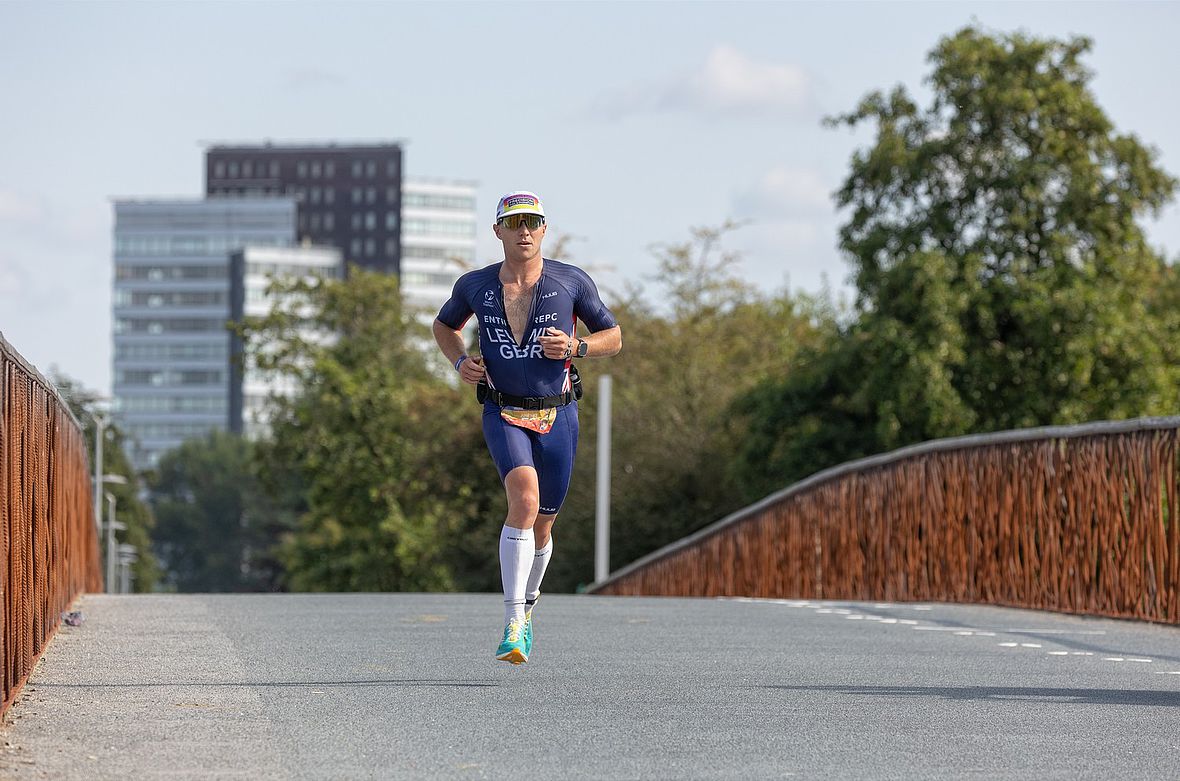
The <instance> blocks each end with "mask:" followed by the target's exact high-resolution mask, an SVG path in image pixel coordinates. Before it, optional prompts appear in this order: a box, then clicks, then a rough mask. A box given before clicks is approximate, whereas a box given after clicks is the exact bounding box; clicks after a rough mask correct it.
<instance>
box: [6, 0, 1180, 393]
mask: <svg viewBox="0 0 1180 781" xmlns="http://www.w3.org/2000/svg"><path fill="white" fill-rule="evenodd" d="M972 22H975V23H978V24H981V25H983V26H984V27H985V28H988V29H991V30H994V31H1005V32H1007V31H1012V30H1016V29H1023V30H1025V31H1027V32H1030V33H1034V34H1037V35H1048V36H1054V37H1065V36H1068V35H1071V34H1081V35H1087V36H1089V37H1091V38H1093V39H1094V42H1095V48H1094V51H1093V53H1092V55H1091V57H1090V59H1089V61H1088V64H1089V65H1090V67H1091V68H1092V69H1093V70H1094V71H1095V73H1096V77H1095V80H1094V82H1093V88H1094V90H1095V92H1096V94H1097V96H1098V99H1099V102H1100V104H1101V105H1102V106H1103V107H1104V109H1105V110H1106V111H1107V113H1108V115H1109V116H1110V117H1111V118H1112V120H1113V121H1114V123H1115V125H1116V127H1117V128H1118V129H1119V131H1121V132H1132V133H1135V134H1137V135H1138V136H1139V137H1140V139H1141V140H1143V141H1145V142H1147V143H1149V144H1150V145H1152V146H1154V147H1155V148H1156V149H1157V150H1158V151H1159V153H1160V162H1161V163H1162V164H1163V166H1164V167H1165V168H1166V169H1167V170H1169V171H1171V172H1172V173H1173V174H1180V134H1178V133H1177V127H1180V94H1178V93H1180V88H1177V86H1176V83H1177V82H1176V74H1178V73H1180V47H1178V46H1176V44H1175V31H1176V30H1177V29H1180V4H1177V3H1164V2H1157V3H1128V2H1122V3H1100V2H1086V3H1074V2H1055V3H1027V2H1021V3H1016V2H1011V3H973V2H962V3H951V2H946V3H917V2H910V3H888V2H880V3H852V2H839V3H836V2H832V3H741V2H727V3H711V2H709V3H707V2H697V3H673V2H659V3H637V2H632V3H605V2H600V3H547V4H541V3H503V2H501V3H491V2H488V3H474V4H468V3H445V2H435V3H394V2H385V3H332V4H328V3H278V2H275V3H241V2H201V3H197V2H183V3H181V2H177V3H167V2H156V3H146V2H133V3H101V2H88V3H80V2H78V3H53V2H36V3H21V2H0V100H3V112H2V116H3V121H0V141H2V143H0V331H3V333H4V335H5V337H6V338H7V339H8V340H9V341H10V342H12V343H13V344H14V345H15V346H16V347H17V349H18V350H20V351H21V352H22V353H23V354H24V355H25V356H26V357H27V358H28V359H29V360H30V361H32V362H33V363H34V364H36V365H37V366H38V367H40V368H41V369H42V370H48V369H49V368H50V367H51V366H53V365H56V366H57V367H58V368H59V369H60V370H61V371H63V372H65V373H66V374H68V375H70V376H72V377H75V378H77V379H80V380H81V381H82V382H83V383H84V384H86V385H87V386H88V387H91V388H94V389H97V390H99V391H101V392H103V393H106V392H109V388H110V352H111V336H110V333H111V318H110V289H111V276H112V269H111V253H110V234H111V221H112V219H111V204H110V199H111V198H112V197H127V196H137V197H167V196H197V195H199V194H200V193H201V191H202V188H203V181H202V170H203V169H202V161H203V146H202V145H203V143H205V142H210V141H242V142H258V141H262V140H265V139H271V140H274V141H277V142H282V141H313V142H315V141H330V140H337V141H348V140H358V141H374V140H387V139H399V140H402V141H404V142H405V144H406V158H405V168H406V172H407V174H408V175H410V176H434V177H444V178H457V179H467V180H474V181H476V182H478V183H479V207H480V209H481V211H482V212H483V216H486V217H487V220H486V222H487V225H488V227H487V228H486V230H485V231H484V233H483V234H482V236H481V239H480V242H481V243H480V255H481V259H482V260H486V261H488V262H490V261H493V260H497V259H499V256H498V255H497V254H496V250H497V244H496V243H495V240H494V237H493V236H492V233H491V228H490V224H491V222H492V218H493V209H494V204H495V199H496V197H497V195H499V194H500V193H502V192H504V191H507V190H512V189H517V188H525V189H532V190H535V191H537V192H539V193H540V194H541V196H542V197H543V198H544V199H545V202H546V209H547V210H548V212H549V215H550V225H551V234H550V235H551V236H553V235H554V234H570V235H572V236H574V237H576V241H574V242H573V243H572V244H571V245H570V246H571V248H572V250H571V254H570V258H571V259H572V260H573V261H574V262H577V263H580V264H583V265H587V266H590V267H592V268H594V269H596V271H595V275H596V276H597V277H598V278H599V279H600V282H601V283H602V285H603V286H604V287H605V288H607V289H612V288H613V289H622V286H623V282H624V280H626V279H631V280H636V281H639V282H643V281H644V280H645V279H646V278H647V276H648V275H650V274H651V272H652V271H653V269H654V261H653V258H652V255H651V252H650V247H651V245H653V244H656V243H670V242H677V241H681V240H684V239H685V238H687V236H688V231H689V229H690V227H692V226H707V225H718V224H720V223H721V222H723V221H724V220H726V219H728V218H733V219H739V220H746V221H748V223H749V224H748V225H746V227H743V228H742V229H741V230H739V231H737V232H736V233H734V234H732V235H731V236H730V238H729V239H728V241H727V244H726V247H727V248H728V249H732V250H737V251H740V252H741V253H742V256H743V260H742V263H741V266H740V269H741V272H742V274H743V275H744V276H745V277H746V278H747V279H749V280H750V281H751V282H753V283H755V284H757V285H759V286H760V287H762V288H763V289H767V290H774V289H778V288H782V287H784V286H786V285H788V284H789V286H790V287H792V288H794V289H803V290H812V291H814V290H818V289H819V288H820V286H821V284H822V282H823V280H824V278H827V279H828V280H829V281H830V283H831V284H832V286H833V287H835V288H837V289H839V288H840V287H841V286H842V285H843V284H844V281H845V277H846V274H847V269H846V266H845V264H844V262H843V260H842V259H841V258H840V256H839V254H838V253H837V251H836V249H835V241H836V231H837V228H838V226H839V224H840V217H841V215H839V214H837V213H836V211H835V210H834V207H833V206H832V201H831V192H832V191H833V190H835V189H836V188H837V187H838V186H839V184H840V182H841V180H842V178H843V176H844V175H845V173H846V172H847V167H848V161H849V158H850V155H851V154H852V152H853V150H854V149H855V148H856V147H857V146H863V145H864V144H866V143H867V142H868V141H869V140H870V139H869V136H868V135H867V131H866V132H865V133H861V134H859V135H857V134H853V133H851V132H849V131H847V130H833V129H827V128H823V127H822V126H821V125H820V120H821V118H822V117H823V116H825V115H829V114H833V113H838V112H842V111H846V110H848V109H850V108H852V107H853V106H854V105H855V104H856V102H857V101H858V100H859V98H861V97H862V96H863V95H864V94H866V93H867V92H869V91H871V90H874V89H888V88H892V87H893V86H894V85H896V84H899V83H900V84H904V85H906V87H907V88H908V89H910V90H911V92H912V93H913V94H915V95H918V96H919V97H922V98H924V97H925V95H926V91H925V89H924V87H923V85H922V79H923V77H924V76H925V75H926V74H927V73H928V71H929V68H928V65H927V62H926V56H927V54H928V53H929V51H930V50H931V48H933V47H934V45H935V44H936V43H937V41H938V39H939V38H940V37H942V36H944V35H948V34H950V33H953V32H954V31H956V30H958V29H960V28H961V27H963V26H965V25H967V24H970V23H972ZM1147 228H1148V232H1149V235H1150V236H1151V238H1152V241H1153V243H1154V244H1156V245H1157V246H1159V247H1162V248H1164V249H1165V251H1166V252H1167V254H1168V257H1169V258H1176V257H1177V256H1180V208H1178V207H1176V206H1175V205H1173V206H1170V207H1169V208H1168V209H1167V210H1166V211H1165V212H1164V213H1163V214H1162V215H1161V217H1160V218H1159V219H1158V220H1155V221H1152V222H1149V223H1148V224H1147Z"/></svg>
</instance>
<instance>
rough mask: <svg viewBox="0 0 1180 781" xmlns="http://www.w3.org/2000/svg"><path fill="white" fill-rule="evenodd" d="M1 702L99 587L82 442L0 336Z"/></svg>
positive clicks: (62, 408) (43, 384) (50, 389)
mask: <svg viewBox="0 0 1180 781" xmlns="http://www.w3.org/2000/svg"><path fill="white" fill-rule="evenodd" d="M0 399H2V401H3V420H2V422H0V513H3V515H2V516H0V589H2V590H3V596H4V598H3V615H2V616H0V621H2V622H3V625H2V627H0V638H2V642H3V663H4V670H3V676H2V677H3V702H2V705H0V713H2V712H3V711H6V710H7V709H8V707H9V706H10V705H11V704H12V702H13V700H14V699H15V698H16V696H17V694H19V693H20V689H21V687H22V686H23V685H24V683H25V681H26V680H27V679H28V676H29V673H31V672H32V670H33V666H34V665H35V664H36V663H37V659H38V658H39V657H40V655H41V653H42V651H44V649H45V646H46V645H47V644H48V643H49V639H50V638H51V637H52V636H53V633H54V631H56V629H57V627H58V624H59V623H60V621H61V615H62V612H63V611H64V610H65V609H66V608H67V607H68V606H69V605H70V603H71V602H73V600H74V598H75V597H77V596H78V594H79V593H81V592H83V591H86V590H89V591H101V590H102V574H101V573H102V567H101V563H100V559H99V550H98V534H97V531H96V529H95V527H94V510H93V505H92V504H91V493H90V490H91V489H90V480H89V469H88V466H87V454H86V446H85V437H83V435H82V428H81V426H80V425H79V424H78V421H77V420H76V419H75V418H74V417H73V415H72V414H71V413H70V411H69V408H68V407H67V406H66V404H65V402H64V401H63V400H62V399H61V397H60V396H59V395H58V393H57V390H56V388H54V386H53V384H52V383H50V382H49V381H48V380H46V379H45V378H44V377H43V376H41V374H40V372H38V371H37V370H36V368H34V367H33V366H32V365H31V364H29V363H28V362H27V361H25V359H24V358H22V357H21V355H20V354H19V353H17V351H16V350H15V349H13V347H12V346H11V345H10V344H9V343H8V342H7V341H6V340H5V339H4V336H3V335H2V334H0Z"/></svg>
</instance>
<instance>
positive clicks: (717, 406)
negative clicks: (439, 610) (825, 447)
mask: <svg viewBox="0 0 1180 781" xmlns="http://www.w3.org/2000/svg"><path fill="white" fill-rule="evenodd" d="M737 227H738V226H736V225H734V224H726V225H723V226H720V227H715V228H698V229H695V230H693V231H692V235H691V237H690V238H689V239H688V240H686V241H683V242H679V243H675V244H665V245H658V246H656V247H655V248H654V253H655V256H656V258H657V260H658V266H657V272H656V274H655V276H654V278H653V280H652V281H653V282H654V283H655V287H656V289H657V294H656V296H655V298H656V299H657V300H659V301H661V302H665V305H663V306H655V305H653V304H652V303H651V300H650V298H649V297H647V296H646V295H645V292H644V290H643V289H642V288H639V287H632V288H631V289H630V290H629V292H628V293H627V294H626V297H625V299H624V300H623V301H622V303H620V304H618V305H616V306H614V307H613V309H614V312H615V315H616V317H617V318H618V320H619V322H620V324H621V325H622V328H623V350H622V352H621V353H619V355H618V356H616V357H614V358H611V359H609V360H605V361H595V360H591V361H583V362H581V365H580V370H581V373H582V377H583V380H584V382H585V384H586V388H587V394H586V397H585V398H584V399H583V401H582V403H581V404H580V410H579V415H580V418H581V432H582V433H581V443H580V444H579V448H578V458H577V462H576V463H575V467H574V479H573V484H572V486H571V490H570V496H569V499H568V500H567V502H566V505H565V509H563V511H562V514H561V517H560V518H559V519H558V522H557V524H556V526H555V529H554V537H555V540H557V542H556V543H555V544H556V545H557V546H559V548H560V551H561V552H560V555H556V554H555V555H554V558H553V562H552V563H551V565H550V572H549V574H547V575H546V584H547V587H548V588H550V589H553V590H564V589H572V588H574V587H576V586H577V585H578V584H585V583H589V582H590V581H591V580H592V579H593V562H594V542H593V531H594V513H595V507H594V502H595V479H596V477H595V472H596V460H597V455H598V454H597V431H598V405H599V398H598V378H599V377H600V376H601V375H602V374H604V373H605V374H610V375H611V376H612V378H613V399H612V470H611V488H612V497H613V498H612V508H611V516H612V521H611V565H612V567H613V568H617V567H619V566H622V565H624V564H626V563H627V562H629V561H632V560H633V559H635V558H638V557H639V556H641V555H643V554H645V553H647V552H649V551H651V550H653V549H654V548H657V547H659V546H661V545H663V544H666V543H668V542H671V541H673V540H676V539H678V538H680V537H682V536H684V535H685V534H688V533H690V532H692V531H695V530H696V529H698V528H700V527H702V526H704V525H706V524H708V523H710V522H712V521H714V520H717V519H718V518H720V517H721V516H723V515H725V514H727V513H729V512H732V511H734V510H736V509H738V508H740V507H741V506H742V505H743V504H744V498H745V497H744V495H743V493H742V490H741V486H740V485H739V483H738V482H737V481H736V479H735V474H736V470H735V468H734V467H735V465H734V463H733V454H734V453H735V452H736V451H737V450H738V449H739V444H740V442H741V440H742V438H743V437H744V436H745V432H744V431H743V430H742V429H741V428H740V427H738V426H734V425H732V424H731V421H730V415H729V408H730V406H731V403H732V401H733V400H734V399H735V398H737V397H738V396H739V395H741V394H742V393H744V392H746V391H748V390H749V389H751V388H753V387H755V386H757V385H758V384H759V383H762V382H765V381H767V380H769V379H770V378H771V377H774V376H777V375H778V373H780V372H782V371H783V370H784V369H785V367H787V366H789V365H790V364H791V362H792V357H793V356H794V354H795V353H796V351H797V350H799V349H800V347H801V346H804V345H807V344H811V343H813V342H816V341H817V340H819V339H820V334H821V332H822V331H823V329H824V328H825V327H827V328H828V329H830V328H831V327H832V326H831V323H832V321H833V319H834V318H833V314H832V312H831V311H830V309H827V308H825V307H823V306H821V305H820V302H819V301H818V300H812V299H809V298H807V297H805V296H792V295H790V294H788V293H782V294H780V295H777V296H771V295H766V294H763V293H761V292H760V291H757V290H756V289H754V288H753V287H752V286H751V285H749V284H748V283H745V282H743V281H742V280H741V278H740V276H739V275H738V266H737V264H738V262H739V258H738V256H737V255H736V254H734V253H731V252H727V251H725V250H724V249H723V247H722V245H723V243H724V238H725V235H726V234H727V233H728V232H730V231H731V230H734V229H736V228H737Z"/></svg>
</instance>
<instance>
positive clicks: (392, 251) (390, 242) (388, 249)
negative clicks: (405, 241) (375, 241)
mask: <svg viewBox="0 0 1180 781" xmlns="http://www.w3.org/2000/svg"><path fill="white" fill-rule="evenodd" d="M385 254H386V255H390V256H393V255H396V254H397V239H386V240H385Z"/></svg>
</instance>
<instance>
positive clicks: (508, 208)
mask: <svg viewBox="0 0 1180 781" xmlns="http://www.w3.org/2000/svg"><path fill="white" fill-rule="evenodd" d="M493 230H494V231H495V233H496V237H497V238H498V239H500V242H501V243H502V244H503V245H504V260H503V262H501V263H493V264H492V265H490V266H485V267H484V268H481V269H478V270H476V271H470V272H468V273H466V274H464V275H463V276H461V277H460V278H459V281H458V282H456V283H455V289H454V291H453V292H452V293H451V298H450V300H448V301H447V302H446V303H445V304H443V307H442V309H441V310H439V313H438V318H437V319H436V320H435V321H434V338H435V340H436V341H437V342H438V346H439V348H440V349H441V350H442V351H443V353H444V354H445V355H446V356H447V360H449V361H450V362H451V364H452V365H454V367H455V370H456V371H458V372H459V376H460V377H461V378H462V379H463V382H466V383H468V384H470V385H476V386H479V392H480V395H481V396H483V398H484V409H483V434H484V439H485V440H486V441H487V445H488V450H489V451H490V452H491V454H492V460H493V461H495V463H496V467H497V469H499V471H500V479H501V480H502V481H503V482H504V491H505V493H506V494H507V497H508V516H507V518H506V519H505V521H504V528H503V529H502V530H501V532H500V576H501V580H502V581H503V585H504V624H505V627H504V639H503V641H502V642H501V643H500V647H499V648H497V649H496V658H497V659H500V660H502V661H506V662H512V663H513V664H520V663H522V662H527V661H528V658H529V653H530V652H531V650H532V643H533V606H534V605H535V604H536V601H537V599H538V597H539V596H540V594H541V579H542V578H543V577H544V576H545V568H546V567H547V566H548V565H549V558H550V556H551V554H552V552H553V536H552V533H551V530H552V528H553V521H554V519H556V518H557V511H558V510H560V509H561V504H562V502H563V501H565V495H566V492H567V490H568V489H569V484H570V475H571V474H572V473H573V468H574V453H575V452H576V450H577V447H578V403H577V400H576V399H575V397H574V386H573V384H572V382H571V376H570V374H571V371H570V370H571V359H573V358H592V357H599V356H610V355H614V354H616V353H617V352H618V351H619V350H620V348H621V347H622V344H623V337H622V332H621V331H620V330H619V326H618V324H617V323H616V322H615V317H614V315H612V314H611V312H610V310H609V309H607V308H606V306H605V305H604V304H603V303H602V300H601V299H600V298H599V297H598V289H597V288H596V287H595V285H594V282H593V281H592V280H591V279H590V277H589V276H588V275H587V274H586V272H584V271H582V270H581V269H579V268H576V267H574V266H571V265H568V264H566V263H561V262H559V261H556V260H550V259H548V258H543V257H542V256H541V242H542V241H543V240H544V238H545V230H546V225H545V209H544V207H543V206H542V205H541V199H540V198H538V197H537V196H536V195H535V194H533V193H531V192H525V191H517V192H512V193H509V194H508V195H505V196H504V197H503V198H501V199H500V201H499V203H498V205H497V206H496V224H495V226H494V227H493ZM472 314H475V315H476V318H477V321H478V326H479V327H478V331H479V351H480V355H479V356H469V355H467V354H466V353H465V352H464V342H463V333H462V329H463V326H464V324H465V323H466V322H467V319H468V318H469V317H471V315H472ZM578 320H581V321H582V322H583V323H584V324H585V325H586V327H587V328H588V329H589V330H590V332H591V333H590V335H589V336H587V337H585V338H583V339H578V338H576V333H577V331H576V325H577V321H578ZM574 376H576V370H575V372H574Z"/></svg>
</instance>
